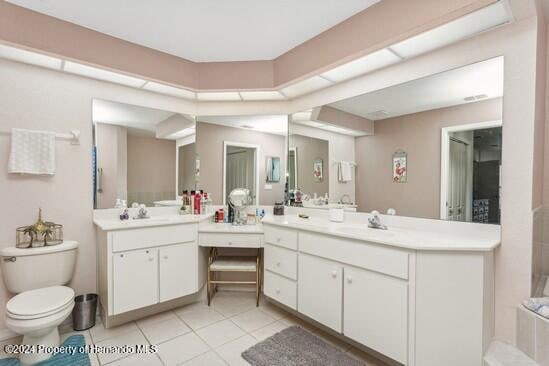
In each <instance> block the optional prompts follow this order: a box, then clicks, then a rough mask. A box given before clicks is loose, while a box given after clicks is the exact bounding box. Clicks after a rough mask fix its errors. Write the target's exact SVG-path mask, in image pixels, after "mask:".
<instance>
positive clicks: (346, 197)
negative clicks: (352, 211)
mask: <svg viewBox="0 0 549 366" xmlns="http://www.w3.org/2000/svg"><path fill="white" fill-rule="evenodd" d="M339 203H340V204H342V205H351V204H352V202H351V197H350V196H349V195H348V194H347V193H345V194H343V196H341V197H340V198H339Z"/></svg>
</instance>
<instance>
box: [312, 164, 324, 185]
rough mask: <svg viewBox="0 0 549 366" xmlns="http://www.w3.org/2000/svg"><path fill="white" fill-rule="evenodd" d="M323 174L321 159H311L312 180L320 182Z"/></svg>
mask: <svg viewBox="0 0 549 366" xmlns="http://www.w3.org/2000/svg"><path fill="white" fill-rule="evenodd" d="M323 174H324V172H323V161H322V159H316V160H313V182H322V178H323Z"/></svg>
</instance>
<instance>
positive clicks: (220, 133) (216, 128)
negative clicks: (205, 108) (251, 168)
mask: <svg viewBox="0 0 549 366" xmlns="http://www.w3.org/2000/svg"><path fill="white" fill-rule="evenodd" d="M223 141H231V142H243V143H247V144H254V145H259V146H260V155H259V204H260V205H272V204H273V203H274V202H275V201H279V200H283V199H284V174H281V175H280V178H281V179H280V182H268V183H266V182H265V180H266V174H265V160H266V157H267V156H274V157H280V171H281V172H285V171H286V163H285V159H286V139H285V136H280V135H273V134H269V133H262V132H255V131H248V130H244V129H240V128H233V127H227V126H220V125H215V124H211V123H204V122H197V124H196V154H197V155H198V157H199V158H200V178H199V182H198V188H199V189H203V190H204V191H206V192H208V193H211V194H212V195H213V203H214V204H216V205H220V204H222V203H223V173H222V172H223ZM265 184H268V185H271V186H272V189H271V190H266V189H265Z"/></svg>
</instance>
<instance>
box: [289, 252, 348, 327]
mask: <svg viewBox="0 0 549 366" xmlns="http://www.w3.org/2000/svg"><path fill="white" fill-rule="evenodd" d="M298 263H299V265H298V268H299V275H298V277H297V278H298V284H297V286H298V289H297V294H298V295H297V308H298V311H299V312H300V313H303V314H305V315H307V316H308V317H310V318H312V319H314V320H316V321H317V322H319V323H321V324H324V325H325V326H327V327H329V328H332V329H333V330H335V331H337V332H341V311H342V305H341V302H342V299H343V283H342V274H343V267H342V265H341V264H339V263H336V262H332V261H329V260H326V259H322V258H318V257H314V256H311V255H307V254H302V253H299V259H298Z"/></svg>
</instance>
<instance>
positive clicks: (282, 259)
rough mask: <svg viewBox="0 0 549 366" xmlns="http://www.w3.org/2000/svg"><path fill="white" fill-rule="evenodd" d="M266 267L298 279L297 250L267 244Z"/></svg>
mask: <svg viewBox="0 0 549 366" xmlns="http://www.w3.org/2000/svg"><path fill="white" fill-rule="evenodd" d="M264 250H265V259H264V262H265V269H268V270H269V271H271V272H274V273H278V274H279V275H282V276H285V277H288V278H291V279H292V280H297V252H294V251H292V250H289V249H284V248H280V247H277V246H274V245H270V244H265V249H264Z"/></svg>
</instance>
